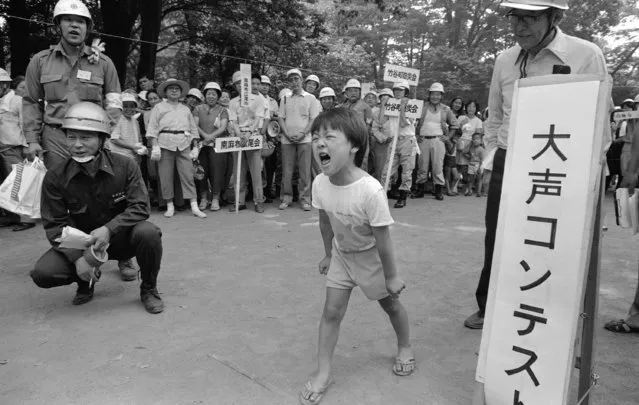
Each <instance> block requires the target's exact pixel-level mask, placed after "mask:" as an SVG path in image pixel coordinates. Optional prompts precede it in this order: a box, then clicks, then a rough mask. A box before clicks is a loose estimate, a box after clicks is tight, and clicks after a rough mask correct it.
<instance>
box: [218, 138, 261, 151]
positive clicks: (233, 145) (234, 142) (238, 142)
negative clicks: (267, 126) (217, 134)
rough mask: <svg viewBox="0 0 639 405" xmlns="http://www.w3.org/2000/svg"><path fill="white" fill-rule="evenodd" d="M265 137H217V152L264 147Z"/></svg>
mask: <svg viewBox="0 0 639 405" xmlns="http://www.w3.org/2000/svg"><path fill="white" fill-rule="evenodd" d="M263 141H264V138H263V137H262V135H253V136H250V137H248V138H240V137H229V138H217V139H215V148H214V149H215V151H216V152H217V153H225V152H237V151H240V150H254V149H262V143H263Z"/></svg>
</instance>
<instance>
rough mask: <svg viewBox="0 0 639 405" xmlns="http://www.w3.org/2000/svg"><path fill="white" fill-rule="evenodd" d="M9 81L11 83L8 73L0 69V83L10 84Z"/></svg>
mask: <svg viewBox="0 0 639 405" xmlns="http://www.w3.org/2000/svg"><path fill="white" fill-rule="evenodd" d="M10 81H11V76H9V73H8V72H7V71H6V70H4V69H0V82H10Z"/></svg>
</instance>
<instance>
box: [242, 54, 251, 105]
mask: <svg viewBox="0 0 639 405" xmlns="http://www.w3.org/2000/svg"><path fill="white" fill-rule="evenodd" d="M240 80H241V82H240V83H241V86H242V87H241V89H240V105H241V106H242V107H248V106H249V95H250V94H251V65H249V64H246V63H242V64H240Z"/></svg>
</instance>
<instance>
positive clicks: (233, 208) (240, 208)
mask: <svg viewBox="0 0 639 405" xmlns="http://www.w3.org/2000/svg"><path fill="white" fill-rule="evenodd" d="M237 208H238V211H244V210H245V209H246V204H241V205H240V206H239V207H237ZM229 212H235V204H233V205H231V208H229Z"/></svg>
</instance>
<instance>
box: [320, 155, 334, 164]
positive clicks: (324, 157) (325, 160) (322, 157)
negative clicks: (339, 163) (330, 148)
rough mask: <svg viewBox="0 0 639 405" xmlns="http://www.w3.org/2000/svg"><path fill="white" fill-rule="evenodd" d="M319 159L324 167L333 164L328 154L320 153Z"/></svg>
mask: <svg viewBox="0 0 639 405" xmlns="http://www.w3.org/2000/svg"><path fill="white" fill-rule="evenodd" d="M319 159H320V163H321V164H322V165H323V166H324V165H327V164H329V163H331V155H329V154H328V153H326V152H320V153H319Z"/></svg>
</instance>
